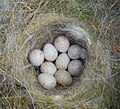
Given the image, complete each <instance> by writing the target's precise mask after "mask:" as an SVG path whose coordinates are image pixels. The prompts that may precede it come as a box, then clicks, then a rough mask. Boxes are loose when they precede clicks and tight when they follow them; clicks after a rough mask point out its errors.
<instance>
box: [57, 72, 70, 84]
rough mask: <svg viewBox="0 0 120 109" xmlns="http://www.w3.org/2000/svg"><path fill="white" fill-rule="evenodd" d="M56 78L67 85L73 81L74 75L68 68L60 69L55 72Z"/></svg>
mask: <svg viewBox="0 0 120 109" xmlns="http://www.w3.org/2000/svg"><path fill="white" fill-rule="evenodd" d="M55 78H56V80H57V82H58V83H59V84H60V85H63V86H67V85H70V84H71V83H72V77H71V75H70V74H69V72H67V71H66V70H58V71H57V72H56V73H55Z"/></svg>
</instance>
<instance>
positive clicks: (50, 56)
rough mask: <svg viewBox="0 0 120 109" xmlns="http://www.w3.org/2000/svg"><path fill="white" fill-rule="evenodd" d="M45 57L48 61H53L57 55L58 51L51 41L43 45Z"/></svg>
mask: <svg viewBox="0 0 120 109" xmlns="http://www.w3.org/2000/svg"><path fill="white" fill-rule="evenodd" d="M43 52H44V55H45V59H46V60H48V61H54V60H55V59H56V58H57V56H58V51H57V50H56V48H55V47H54V46H53V45H52V44H51V43H46V44H45V45H44V47H43Z"/></svg>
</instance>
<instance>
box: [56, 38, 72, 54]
mask: <svg viewBox="0 0 120 109" xmlns="http://www.w3.org/2000/svg"><path fill="white" fill-rule="evenodd" d="M54 45H55V47H56V49H57V50H58V51H59V52H66V51H67V50H68V48H69V46H70V42H69V40H68V39H67V38H66V37H65V36H58V37H56V38H55V40H54Z"/></svg>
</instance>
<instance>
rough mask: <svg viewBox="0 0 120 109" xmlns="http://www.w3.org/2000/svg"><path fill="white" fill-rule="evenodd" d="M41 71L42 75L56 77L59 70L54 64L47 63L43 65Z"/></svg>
mask: <svg viewBox="0 0 120 109" xmlns="http://www.w3.org/2000/svg"><path fill="white" fill-rule="evenodd" d="M40 70H41V72H42V73H48V74H51V75H54V73H55V72H56V71H57V68H56V66H55V65H54V64H53V63H52V62H47V61H46V62H44V63H43V64H42V65H41V67H40Z"/></svg>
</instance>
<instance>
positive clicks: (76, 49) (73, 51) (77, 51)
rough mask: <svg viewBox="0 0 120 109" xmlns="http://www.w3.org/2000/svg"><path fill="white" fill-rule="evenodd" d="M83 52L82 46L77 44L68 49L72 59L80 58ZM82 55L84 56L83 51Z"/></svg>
mask: <svg viewBox="0 0 120 109" xmlns="http://www.w3.org/2000/svg"><path fill="white" fill-rule="evenodd" d="M81 53H82V48H81V46H79V45H77V44H74V45H71V46H70V48H69V49H68V56H69V57H70V58H71V59H79V58H80V56H81ZM82 57H83V53H82Z"/></svg>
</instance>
